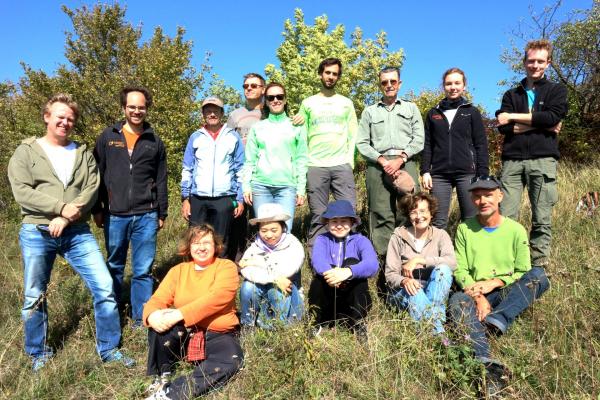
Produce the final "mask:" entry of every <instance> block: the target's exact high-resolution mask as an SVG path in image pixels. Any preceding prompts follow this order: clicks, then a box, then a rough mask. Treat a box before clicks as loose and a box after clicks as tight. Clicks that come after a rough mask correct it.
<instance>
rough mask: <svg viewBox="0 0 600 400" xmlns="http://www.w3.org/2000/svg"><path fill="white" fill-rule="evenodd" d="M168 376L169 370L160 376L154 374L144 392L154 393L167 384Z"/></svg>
mask: <svg viewBox="0 0 600 400" xmlns="http://www.w3.org/2000/svg"><path fill="white" fill-rule="evenodd" d="M170 378H171V373H170V372H165V373H164V374H162V375H160V376H158V375H156V376H155V377H154V380H153V381H152V383H151V384H150V386H148V388H147V389H146V394H154V393H156V392H158V391H159V390H161V389H163V388H164V387H165V385H168V384H169V381H170Z"/></svg>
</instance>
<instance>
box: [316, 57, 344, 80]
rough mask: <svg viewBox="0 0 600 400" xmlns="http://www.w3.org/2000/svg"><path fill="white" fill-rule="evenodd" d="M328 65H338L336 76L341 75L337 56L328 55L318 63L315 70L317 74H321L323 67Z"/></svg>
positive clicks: (340, 63)
mask: <svg viewBox="0 0 600 400" xmlns="http://www.w3.org/2000/svg"><path fill="white" fill-rule="evenodd" d="M330 65H337V66H338V67H339V73H338V77H340V78H341V77H342V61H341V60H340V59H339V58H334V57H328V58H326V59H324V60H323V61H321V63H320V64H319V68H317V72H318V73H319V75H321V74H323V71H325V67H329V66H330Z"/></svg>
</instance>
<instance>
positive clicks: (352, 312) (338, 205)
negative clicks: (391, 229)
mask: <svg viewBox="0 0 600 400" xmlns="http://www.w3.org/2000/svg"><path fill="white" fill-rule="evenodd" d="M322 218H323V223H325V224H326V226H327V229H328V231H329V232H327V233H324V234H322V235H319V236H318V237H317V239H316V240H315V244H314V246H313V250H312V266H313V269H314V272H315V276H314V278H313V280H312V283H311V285H310V290H309V292H308V301H309V304H310V305H311V308H312V309H313V312H314V316H315V322H316V324H317V325H318V326H319V330H320V329H321V326H323V325H332V324H335V323H337V322H338V320H339V321H340V322H343V323H344V324H345V325H347V326H348V327H349V328H350V329H351V330H352V331H353V332H355V333H356V334H357V335H358V336H359V337H361V338H365V337H366V327H365V324H364V322H363V319H364V318H365V316H366V315H367V311H368V310H369V309H370V308H371V296H370V295H369V286H368V282H367V278H370V277H372V276H374V275H375V274H376V273H377V270H378V268H379V263H378V260H377V254H376V253H375V249H374V248H373V245H372V244H371V242H370V241H369V239H367V238H366V237H364V236H363V235H361V234H360V233H355V232H352V228H353V227H355V226H356V225H358V223H359V221H360V220H359V218H358V216H357V215H356V213H355V212H354V209H353V208H352V204H350V202H349V201H347V200H338V201H334V202H333V203H330V204H329V206H328V207H327V210H326V211H325V213H324V214H323V216H322Z"/></svg>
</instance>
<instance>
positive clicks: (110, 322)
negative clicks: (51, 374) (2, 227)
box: [19, 224, 121, 358]
mask: <svg viewBox="0 0 600 400" xmlns="http://www.w3.org/2000/svg"><path fill="white" fill-rule="evenodd" d="M19 241H20V244H21V252H22V254H23V264H24V292H25V301H24V304H23V309H22V310H21V316H22V318H23V321H24V323H25V352H26V353H27V354H29V355H30V356H32V357H42V356H50V355H52V349H50V347H48V345H47V343H46V340H47V336H48V313H47V306H46V289H47V287H48V282H49V281H50V274H51V272H52V265H53V263H54V259H55V258H56V255H57V254H58V255H60V256H62V257H63V258H64V259H65V260H67V262H68V263H69V264H70V265H71V267H72V268H73V269H74V270H75V272H77V273H78V274H79V276H81V278H82V279H83V281H84V282H85V285H86V286H87V287H88V289H89V290H90V292H91V293H92V300H93V303H94V317H95V320H96V350H97V351H98V354H100V356H101V357H103V358H104V356H105V355H107V353H109V352H110V351H111V350H112V349H114V348H116V347H117V346H118V345H119V341H120V340H121V326H120V324H119V312H118V310H117V303H116V302H115V296H114V294H113V288H112V279H111V277H110V274H109V272H108V269H107V268H106V264H105V263H104V257H103V256H102V253H101V251H100V248H99V247H98V243H96V240H95V239H94V236H93V235H92V233H91V232H90V228H89V226H88V225H87V224H85V225H84V224H80V225H73V226H68V227H67V228H65V230H64V231H63V233H62V235H61V236H60V237H58V238H52V237H51V236H50V235H49V234H48V233H42V232H40V231H39V230H38V229H37V228H36V225H35V224H23V225H22V227H21V231H20V232H19Z"/></svg>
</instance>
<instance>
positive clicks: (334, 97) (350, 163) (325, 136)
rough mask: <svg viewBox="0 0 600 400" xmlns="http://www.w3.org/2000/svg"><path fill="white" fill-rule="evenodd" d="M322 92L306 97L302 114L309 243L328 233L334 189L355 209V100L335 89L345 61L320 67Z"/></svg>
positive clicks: (331, 60) (325, 62) (330, 60)
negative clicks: (327, 212) (326, 220)
mask: <svg viewBox="0 0 600 400" xmlns="http://www.w3.org/2000/svg"><path fill="white" fill-rule="evenodd" d="M318 74H319V77H320V78H321V84H322V87H321V91H320V92H319V93H317V94H316V95H314V96H310V97H309V98H307V99H305V100H304V101H303V102H302V104H301V106H300V111H299V113H298V114H299V115H301V116H302V117H304V121H305V123H306V129H307V145H308V173H307V192H308V205H309V207H310V212H311V213H312V220H311V225H310V228H309V232H308V243H309V246H311V247H312V244H313V242H314V240H315V239H316V237H317V236H318V235H319V234H321V233H324V232H326V229H325V226H324V225H323V224H322V222H321V215H322V214H323V213H324V212H325V210H326V208H327V205H328V203H329V194H330V192H333V197H334V198H335V199H336V200H348V201H349V202H350V203H352V207H354V208H355V209H356V188H355V185H354V174H353V173H352V168H353V167H354V147H355V145H356V130H357V125H358V124H357V121H356V112H355V111H354V105H353V103H352V101H351V100H350V99H349V98H347V97H344V96H342V95H340V94H337V93H336V92H335V85H336V83H337V81H338V79H339V78H340V77H341V76H342V62H341V61H340V60H339V59H337V58H326V59H324V60H323V61H321V64H319V68H318Z"/></svg>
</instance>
